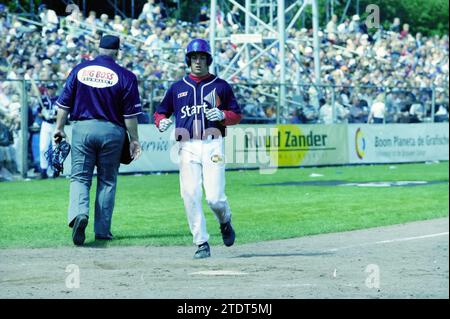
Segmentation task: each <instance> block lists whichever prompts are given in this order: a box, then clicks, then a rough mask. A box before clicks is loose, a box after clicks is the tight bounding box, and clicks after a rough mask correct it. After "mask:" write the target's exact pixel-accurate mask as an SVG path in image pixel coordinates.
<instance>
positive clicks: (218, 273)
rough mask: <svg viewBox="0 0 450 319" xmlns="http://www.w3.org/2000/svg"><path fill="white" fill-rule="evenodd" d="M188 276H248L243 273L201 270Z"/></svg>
mask: <svg viewBox="0 0 450 319" xmlns="http://www.w3.org/2000/svg"><path fill="white" fill-rule="evenodd" d="M190 275H205V276H243V275H248V274H247V273H245V272H241V271H235V270H202V271H197V272H191V273H190Z"/></svg>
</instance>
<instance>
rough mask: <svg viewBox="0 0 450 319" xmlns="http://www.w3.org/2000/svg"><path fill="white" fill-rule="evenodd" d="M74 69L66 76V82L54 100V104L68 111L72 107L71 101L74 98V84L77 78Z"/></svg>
mask: <svg viewBox="0 0 450 319" xmlns="http://www.w3.org/2000/svg"><path fill="white" fill-rule="evenodd" d="M76 77H77V72H76V69H73V70H72V72H70V74H69V76H68V77H67V80H66V84H65V85H64V88H63V91H62V92H61V95H60V96H59V98H58V99H57V100H56V102H55V104H56V106H57V107H58V108H60V109H63V110H65V111H70V110H71V109H72V107H73V102H74V99H75V85H76V80H77V78H76Z"/></svg>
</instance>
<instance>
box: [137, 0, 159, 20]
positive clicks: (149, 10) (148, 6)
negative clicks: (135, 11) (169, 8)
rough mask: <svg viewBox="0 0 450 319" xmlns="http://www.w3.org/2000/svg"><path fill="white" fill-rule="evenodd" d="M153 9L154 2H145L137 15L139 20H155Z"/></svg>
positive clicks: (149, 0) (150, 0)
mask: <svg viewBox="0 0 450 319" xmlns="http://www.w3.org/2000/svg"><path fill="white" fill-rule="evenodd" d="M155 9H156V5H155V0H147V3H145V4H144V7H143V8H142V13H141V14H140V15H139V20H147V19H150V20H152V21H153V20H155V16H154V14H155Z"/></svg>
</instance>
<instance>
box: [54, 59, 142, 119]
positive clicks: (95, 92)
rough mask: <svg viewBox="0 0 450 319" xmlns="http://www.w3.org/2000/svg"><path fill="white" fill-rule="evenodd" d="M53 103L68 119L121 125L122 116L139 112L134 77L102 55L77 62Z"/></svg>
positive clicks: (134, 115)
mask: <svg viewBox="0 0 450 319" xmlns="http://www.w3.org/2000/svg"><path fill="white" fill-rule="evenodd" d="M56 105H57V106H58V107H59V108H61V109H63V110H66V111H69V112H70V119H71V120H72V121H79V120H88V119H99V120H106V121H109V122H112V123H115V124H118V125H120V126H123V127H124V126H125V119H126V118H132V117H136V116H137V115H139V114H140V113H142V107H141V101H140V98H139V91H138V85H137V79H136V76H135V75H134V74H133V73H132V72H130V71H128V70H126V69H125V68H123V67H121V66H119V65H118V64H117V63H116V62H115V61H114V59H113V58H111V57H109V56H106V55H100V56H98V57H97V58H96V59H94V60H93V61H86V62H83V63H80V64H78V65H77V66H76V67H75V68H74V69H73V70H72V72H70V74H69V76H68V78H67V80H66V85H65V86H64V90H63V92H62V93H61V96H60V97H59V98H58V100H57V101H56Z"/></svg>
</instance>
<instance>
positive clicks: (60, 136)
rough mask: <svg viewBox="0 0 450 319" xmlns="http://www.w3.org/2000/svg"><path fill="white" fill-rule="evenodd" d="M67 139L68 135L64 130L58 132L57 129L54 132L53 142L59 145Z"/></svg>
mask: <svg viewBox="0 0 450 319" xmlns="http://www.w3.org/2000/svg"><path fill="white" fill-rule="evenodd" d="M65 138H66V133H65V132H64V130H58V129H56V130H55V131H54V132H53V141H54V142H55V143H56V144H58V143H59V142H61V141H62V140H63V139H65Z"/></svg>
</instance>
